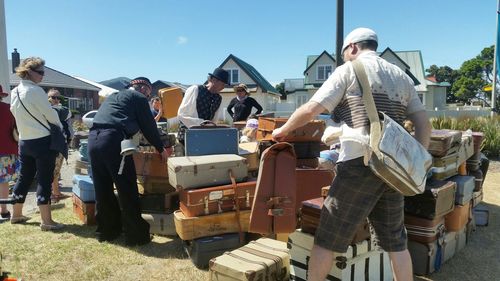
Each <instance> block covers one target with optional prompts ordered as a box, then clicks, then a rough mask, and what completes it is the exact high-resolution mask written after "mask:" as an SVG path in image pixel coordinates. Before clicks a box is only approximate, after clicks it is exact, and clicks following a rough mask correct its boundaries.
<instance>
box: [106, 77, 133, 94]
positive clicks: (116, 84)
mask: <svg viewBox="0 0 500 281" xmlns="http://www.w3.org/2000/svg"><path fill="white" fill-rule="evenodd" d="M131 80H132V79H130V78H127V77H116V78H113V79H109V80H104V81H101V82H99V84H102V85H104V86H108V87H110V88H113V89H116V90H118V91H119V90H123V89H125V87H127V85H128V84H129V83H130V81H131Z"/></svg>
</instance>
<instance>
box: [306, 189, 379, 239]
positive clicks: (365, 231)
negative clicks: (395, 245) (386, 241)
mask: <svg viewBox="0 0 500 281" xmlns="http://www.w3.org/2000/svg"><path fill="white" fill-rule="evenodd" d="M321 208H323V197H319V198H315V199H311V200H306V201H303V202H302V208H301V209H300V222H301V229H302V232H305V233H309V234H312V235H314V234H315V233H316V229H317V228H318V225H319V217H320V215H321ZM367 239H370V225H369V224H368V221H367V220H365V223H364V224H362V225H360V226H359V227H358V230H357V231H356V233H355V234H354V237H353V238H352V241H351V244H356V243H358V242H361V241H363V240H367Z"/></svg>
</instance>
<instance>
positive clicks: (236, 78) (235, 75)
mask: <svg viewBox="0 0 500 281" xmlns="http://www.w3.org/2000/svg"><path fill="white" fill-rule="evenodd" d="M226 70H227V72H228V73H229V83H230V84H231V85H232V84H238V83H240V70H239V69H237V68H235V69H226Z"/></svg>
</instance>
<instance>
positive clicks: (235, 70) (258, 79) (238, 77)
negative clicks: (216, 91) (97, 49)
mask: <svg viewBox="0 0 500 281" xmlns="http://www.w3.org/2000/svg"><path fill="white" fill-rule="evenodd" d="M219 67H220V68H223V69H224V70H227V71H228V72H229V83H230V87H226V88H224V89H223V90H222V91H221V92H220V94H221V96H222V102H221V108H223V109H224V119H225V120H229V119H230V117H229V116H228V114H227V111H226V108H227V106H228V105H229V102H230V101H231V99H233V98H234V97H235V96H236V93H235V91H234V89H233V87H234V86H236V85H238V84H240V83H244V84H246V85H247V87H248V90H249V91H250V95H251V96H252V98H254V99H255V100H257V102H258V103H259V104H260V105H261V106H262V108H263V112H269V111H275V110H276V104H277V103H279V100H280V97H281V94H280V93H279V92H278V91H277V90H276V89H275V88H274V87H273V86H272V85H271V84H270V83H269V82H268V81H267V80H266V79H265V78H264V76H262V74H260V73H259V72H258V71H257V69H255V68H254V67H253V66H252V65H250V64H249V63H247V62H245V61H243V60H242V59H240V58H238V57H236V56H235V55H233V54H230V55H229V56H228V57H227V58H226V59H225V60H224V61H223V62H222V63H221V65H220V66H219Z"/></svg>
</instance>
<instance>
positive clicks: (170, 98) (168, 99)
mask: <svg viewBox="0 0 500 281" xmlns="http://www.w3.org/2000/svg"><path fill="white" fill-rule="evenodd" d="M158 96H159V97H160V99H161V104H162V107H163V115H162V116H163V117H164V118H167V119H169V118H173V117H176V116H177V111H178V110H179V106H180V105H181V102H182V96H183V93H182V90H181V89H180V88H177V87H171V88H163V89H159V90H158Z"/></svg>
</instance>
